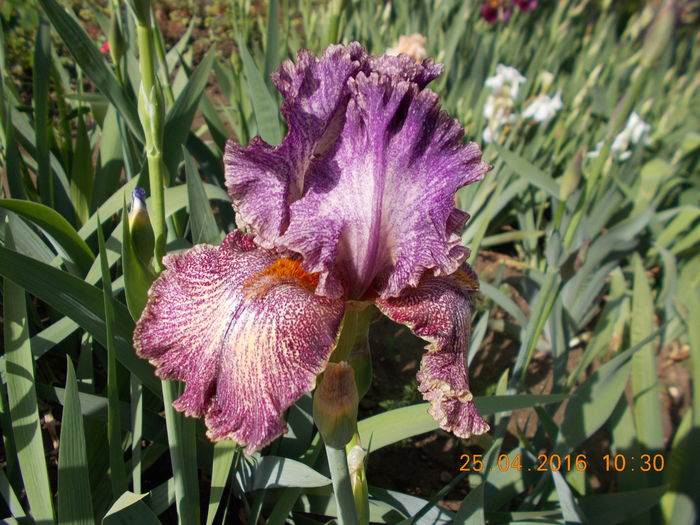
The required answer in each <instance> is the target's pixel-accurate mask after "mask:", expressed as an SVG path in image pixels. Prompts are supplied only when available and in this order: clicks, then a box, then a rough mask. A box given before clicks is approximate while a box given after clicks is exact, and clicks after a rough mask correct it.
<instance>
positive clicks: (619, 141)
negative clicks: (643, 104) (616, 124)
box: [588, 111, 651, 160]
mask: <svg viewBox="0 0 700 525" xmlns="http://www.w3.org/2000/svg"><path fill="white" fill-rule="evenodd" d="M649 130H651V126H650V125H649V124H648V123H647V122H644V120H642V117H640V116H639V114H638V113H637V112H634V111H633V112H632V114H630V116H629V118H628V119H627V123H626V124H625V127H624V129H623V130H622V131H620V133H618V134H617V136H616V137H615V140H613V143H612V146H610V153H611V154H612V155H614V156H616V157H617V158H618V159H620V160H627V159H629V158H630V157H631V156H632V151H630V149H629V148H630V146H633V145H635V144H639V143H642V144H645V145H646V144H649V137H648V132H649ZM602 148H603V141H602V140H601V141H600V142H598V144H596V146H595V150H593V151H591V152H589V153H588V156H589V157H597V156H598V155H600V150H601V149H602Z"/></svg>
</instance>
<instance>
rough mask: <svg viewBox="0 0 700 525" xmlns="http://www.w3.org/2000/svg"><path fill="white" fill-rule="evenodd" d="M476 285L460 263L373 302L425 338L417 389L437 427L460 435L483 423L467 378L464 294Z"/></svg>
mask: <svg viewBox="0 0 700 525" xmlns="http://www.w3.org/2000/svg"><path fill="white" fill-rule="evenodd" d="M476 290H478V281H477V277H476V275H475V274H474V272H472V270H471V268H469V266H467V265H466V264H465V265H462V267H461V268H460V269H459V270H458V271H457V272H455V273H454V274H453V275H451V276H448V277H434V276H432V275H431V276H426V277H424V278H423V279H422V280H421V282H420V285H419V286H418V288H414V289H410V290H406V291H405V292H404V293H403V294H402V295H401V296H400V297H396V298H390V299H380V300H378V301H377V303H376V304H377V306H378V307H379V308H380V309H381V310H382V311H383V312H384V313H385V314H386V315H387V316H388V317H390V318H391V319H393V320H394V321H396V322H398V323H402V324H405V325H407V326H408V327H410V328H411V330H412V331H413V333H415V334H416V335H417V336H419V337H421V338H423V339H425V340H426V341H429V342H430V344H429V345H428V346H427V347H426V349H427V350H428V352H427V353H426V354H425V355H424V356H423V359H422V361H421V367H420V371H419V372H418V375H417V377H418V381H419V383H420V386H419V390H420V391H421V392H422V393H423V397H424V399H425V400H426V401H429V402H430V403H431V405H432V406H431V408H430V410H429V412H430V415H432V416H433V417H434V418H435V420H436V421H437V422H438V423H439V424H440V428H442V429H444V430H447V431H449V432H453V433H454V434H455V435H456V436H458V437H462V438H468V437H469V436H471V435H479V434H483V433H485V432H486V431H487V430H488V429H489V426H488V425H487V424H486V422H485V421H484V420H483V419H482V418H481V416H480V415H479V413H478V412H477V409H476V406H475V405H474V403H473V402H472V393H471V391H470V390H469V381H468V379H467V367H466V355H465V354H466V351H467V348H468V346H469V336H470V331H471V330H470V322H471V298H470V297H471V293H473V292H475V291H476Z"/></svg>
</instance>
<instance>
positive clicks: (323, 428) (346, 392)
mask: <svg viewBox="0 0 700 525" xmlns="http://www.w3.org/2000/svg"><path fill="white" fill-rule="evenodd" d="M358 401H359V399H358V395H357V386H356V385H355V373H354V372H353V369H352V367H351V366H350V365H349V364H347V363H346V362H341V363H328V366H327V367H326V370H325V372H324V373H323V378H322V379H321V382H320V383H319V385H318V386H317V387H316V392H315V393H314V408H313V410H314V421H315V422H316V426H317V427H318V430H319V432H321V437H323V441H324V442H325V443H326V445H327V446H329V447H333V448H342V447H344V446H345V445H346V444H347V443H348V442H349V441H350V439H352V436H353V435H354V433H355V429H356V427H357V404H358Z"/></svg>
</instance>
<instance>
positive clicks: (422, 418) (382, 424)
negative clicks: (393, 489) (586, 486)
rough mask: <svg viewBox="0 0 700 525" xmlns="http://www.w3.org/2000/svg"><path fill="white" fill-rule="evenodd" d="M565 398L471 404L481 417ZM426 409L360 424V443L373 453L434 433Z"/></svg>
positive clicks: (424, 405)
mask: <svg viewBox="0 0 700 525" xmlns="http://www.w3.org/2000/svg"><path fill="white" fill-rule="evenodd" d="M566 397H567V396H566V395H561V394H551V395H520V396H516V395H513V396H507V395H505V396H489V397H476V398H474V404H475V405H476V407H477V408H478V409H479V412H480V413H481V415H482V416H487V415H490V414H495V413H497V412H510V411H511V410H517V409H519V408H527V407H531V406H536V405H546V404H548V403H557V402H560V401H563V400H564V399H566ZM429 406H430V405H429V404H428V403H420V404H418V405H412V406H408V407H403V408H397V409H394V410H390V411H388V412H384V413H382V414H377V415H376V416H372V417H368V418H367V419H363V420H362V421H359V422H358V423H357V428H358V431H359V433H360V437H361V439H362V442H363V443H371V448H372V450H377V449H380V448H382V447H385V446H387V445H391V444H392V443H396V442H397V441H401V440H403V439H406V438H409V437H412V436H417V435H418V434H423V433H425V432H430V431H432V430H436V429H437V428H439V425H438V423H437V422H436V421H435V420H434V419H433V417H432V416H431V415H430V414H428V408H429Z"/></svg>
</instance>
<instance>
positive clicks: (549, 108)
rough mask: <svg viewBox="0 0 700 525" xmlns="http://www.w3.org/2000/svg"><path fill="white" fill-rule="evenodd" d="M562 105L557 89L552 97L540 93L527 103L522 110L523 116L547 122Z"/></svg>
mask: <svg viewBox="0 0 700 525" xmlns="http://www.w3.org/2000/svg"><path fill="white" fill-rule="evenodd" d="M562 106H563V104H562V101H561V92H559V91H557V94H556V95H554V97H550V96H549V95H547V94H545V93H542V94H540V95H537V97H535V99H534V100H533V101H532V102H530V103H529V104H528V106H527V107H526V108H525V110H524V111H523V117H524V118H530V119H533V120H536V121H537V122H547V121H548V120H550V119H551V118H552V117H554V115H556V113H557V111H559V110H560V109H561V108H562Z"/></svg>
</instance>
